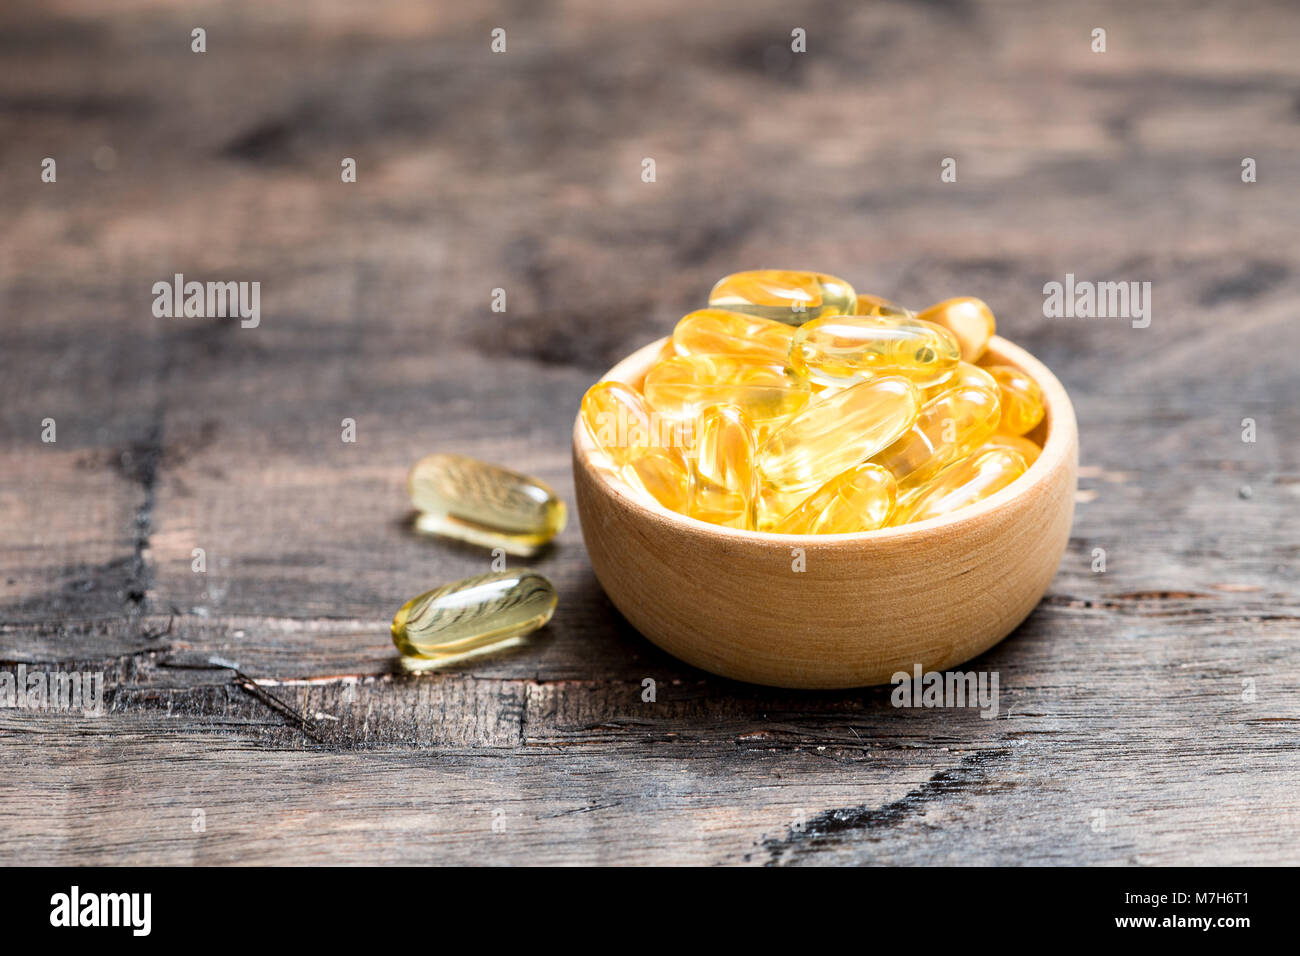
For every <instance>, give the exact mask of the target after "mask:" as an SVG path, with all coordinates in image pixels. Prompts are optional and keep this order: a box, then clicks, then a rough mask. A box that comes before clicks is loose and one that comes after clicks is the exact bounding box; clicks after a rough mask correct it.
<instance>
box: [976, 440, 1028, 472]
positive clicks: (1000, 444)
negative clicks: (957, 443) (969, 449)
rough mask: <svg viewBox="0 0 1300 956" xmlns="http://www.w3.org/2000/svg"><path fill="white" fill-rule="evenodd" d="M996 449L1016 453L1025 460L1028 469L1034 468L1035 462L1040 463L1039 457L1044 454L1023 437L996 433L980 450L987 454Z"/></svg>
mask: <svg viewBox="0 0 1300 956" xmlns="http://www.w3.org/2000/svg"><path fill="white" fill-rule="evenodd" d="M994 448H1005V449H1007V450H1008V451H1014V452H1015V453H1016V454H1017V455H1019V456H1020V457H1021V458H1023V459H1024V460H1025V466H1026V467H1033V464H1034V462H1036V461H1038V456H1039V455H1041V454H1042V453H1043V450H1042V449H1041V448H1039V447H1038V446H1037V445H1035V444H1034V443H1033V442H1032V441H1030V440H1029V439H1028V438H1025V437H1024V436H1023V435H1004V434H1002V433H1001V432H994V433H993V434H992V435H991V436H990V437H989V439H988V441H986V442H985V443H984V444H983V445H981V446H980V448H979V450H980V451H981V452H985V451H991V450H992V449H994Z"/></svg>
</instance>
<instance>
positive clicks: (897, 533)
mask: <svg viewBox="0 0 1300 956" xmlns="http://www.w3.org/2000/svg"><path fill="white" fill-rule="evenodd" d="M668 341H669V340H668V338H667V337H665V338H662V339H659V340H657V341H655V342H651V343H650V344H649V345H646V346H645V347H643V348H640V349H637V350H636V351H635V352H633V353H632V354H631V355H629V356H628V357H627V358H625V359H623V361H621V362H619V363H618V364H617V365H615V366H614V367H613V368H612V369H610V370H609V372H607V373H606V374H605V375H604V376H602V378H601V381H617V382H623V383H624V384H627V385H632V386H635V387H636V388H637V389H640V388H641V387H642V385H643V383H644V381H645V376H646V372H648V371H649V370H650V367H651V366H652V365H653V364H654V363H655V361H656V359H658V358H659V356H660V354H661V353H662V352H663V351H664V349H665V347H666V346H667V344H668ZM987 355H988V357H989V358H991V359H992V360H993V363H994V364H998V365H1010V366H1013V367H1015V368H1018V369H1020V370H1021V371H1023V372H1025V373H1027V374H1028V375H1029V376H1030V377H1031V378H1033V379H1034V381H1036V382H1037V383H1038V385H1039V387H1040V388H1041V389H1042V391H1043V405H1044V409H1045V414H1044V415H1043V420H1042V421H1041V422H1039V424H1038V425H1037V427H1035V428H1034V429H1033V431H1031V432H1029V434H1028V435H1027V436H1026V437H1028V438H1030V439H1031V440H1033V441H1034V442H1035V443H1037V444H1038V445H1039V446H1041V447H1042V449H1043V451H1042V454H1040V455H1039V456H1038V459H1037V460H1036V461H1035V462H1034V463H1033V465H1031V466H1030V467H1029V470H1028V471H1026V472H1025V474H1023V475H1021V476H1020V477H1019V478H1018V479H1016V480H1015V481H1013V482H1012V483H1011V484H1010V485H1008V486H1007V487H1006V488H1003V489H1002V490H1001V491H999V492H997V493H996V494H993V495H990V496H989V497H988V498H985V499H983V500H982V501H979V502H976V503H975V504H973V505H969V506H967V507H965V508H962V509H961V510H959V511H956V512H953V513H952V514H950V515H941V516H939V517H937V518H930V519H928V520H926V521H918V522H916V523H914V524H906V525H901V526H899V527H895V528H881V529H879V530H877V531H857V532H853V533H850V534H819V535H788V534H775V533H773V532H767V531H746V530H743V529H738V528H727V527H724V526H722V525H716V524H710V523H709V522H707V521H700V520H699V519H697V518H691V517H688V516H687V515H683V514H678V513H677V512H675V511H671V510H669V509H668V508H665V507H664V506H663V505H661V504H659V503H658V502H657V501H655V500H653V499H652V498H649V497H648V496H643V495H641V494H639V493H637V492H635V491H633V490H632V489H631V488H629V487H628V486H627V485H626V484H624V483H623V481H622V480H621V479H619V477H618V476H617V475H616V474H614V473H613V472H611V471H610V470H609V469H606V468H602V467H599V466H598V465H597V464H596V462H597V461H598V460H599V456H600V453H599V449H598V448H597V447H596V445H595V442H593V441H592V438H591V435H590V434H588V432H587V429H586V427H585V425H584V424H583V422H582V417H581V416H579V417H578V418H577V420H576V421H575V422H574V432H573V441H574V448H575V450H576V452H577V453H578V458H579V459H580V460H581V461H582V462H583V463H584V464H585V465H586V466H587V467H589V468H591V470H592V471H593V472H594V474H595V476H596V480H598V481H599V482H600V483H602V484H603V485H605V486H606V487H607V490H608V491H609V492H610V493H612V494H614V495H616V496H617V497H619V498H620V499H624V503H625V504H627V505H628V506H629V507H632V508H634V509H635V508H639V509H641V510H644V511H645V512H647V514H652V515H656V516H658V517H659V518H660V519H667V520H669V521H672V522H678V523H680V524H682V525H683V527H689V528H693V529H695V530H696V531H697V532H704V533H709V534H715V535H719V536H722V537H734V538H739V539H744V540H749V541H761V540H770V541H772V542H782V543H789V542H792V541H796V540H804V541H810V542H816V543H817V544H819V545H827V544H832V543H834V542H837V541H862V540H864V539H871V538H882V539H883V538H886V537H889V538H897V537H903V536H907V535H910V534H916V533H918V532H925V531H929V530H931V529H934V528H936V527H944V526H949V525H957V524H960V523H963V522H967V521H971V520H973V519H975V518H977V517H978V516H979V515H980V514H983V513H985V512H987V511H990V510H992V509H995V508H998V507H1000V506H1002V505H1004V504H1006V503H1007V502H1008V501H1011V500H1013V499H1015V498H1016V497H1017V496H1019V495H1021V494H1024V493H1025V492H1027V491H1028V490H1029V489H1030V488H1032V487H1033V486H1034V485H1036V484H1038V483H1039V482H1042V481H1044V480H1045V479H1046V476H1048V475H1049V474H1050V473H1051V472H1052V471H1054V470H1055V469H1056V468H1057V467H1059V465H1060V463H1061V462H1062V460H1063V459H1065V458H1066V457H1068V456H1070V455H1073V454H1074V446H1075V443H1076V441H1077V425H1076V423H1075V419H1074V410H1073V408H1072V407H1071V405H1070V399H1069V397H1068V396H1067V395H1066V393H1065V389H1064V387H1063V386H1062V385H1061V383H1060V381H1058V380H1057V378H1056V376H1055V375H1053V374H1052V373H1051V371H1049V370H1048V368H1047V366H1045V365H1043V364H1042V363H1041V362H1039V361H1038V360H1037V359H1036V358H1034V357H1033V356H1032V355H1030V354H1029V353H1028V352H1026V351H1025V350H1024V349H1022V348H1020V347H1019V346H1017V345H1014V344H1013V343H1011V342H1009V341H1008V340H1006V339H1004V338H1002V337H1001V336H994V337H993V339H992V340H991V341H990V342H989V347H988V353H987Z"/></svg>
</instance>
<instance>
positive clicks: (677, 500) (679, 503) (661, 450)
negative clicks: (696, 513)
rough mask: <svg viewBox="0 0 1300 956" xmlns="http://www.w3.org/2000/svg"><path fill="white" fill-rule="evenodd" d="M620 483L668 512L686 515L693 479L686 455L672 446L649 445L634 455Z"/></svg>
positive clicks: (688, 510)
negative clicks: (648, 497)
mask: <svg viewBox="0 0 1300 956" xmlns="http://www.w3.org/2000/svg"><path fill="white" fill-rule="evenodd" d="M622 475H623V480H624V481H626V482H627V483H628V484H629V485H631V486H632V487H633V488H634V489H636V490H638V491H643V492H645V493H646V494H647V495H649V496H650V497H651V498H653V499H654V500H655V501H657V502H659V503H660V504H661V505H663V506H664V507H665V508H667V509H668V510H669V511H676V512H678V513H679V514H689V513H690V507H691V500H692V498H693V497H694V476H693V475H692V473H691V463H690V460H689V459H688V458H687V456H686V453H685V452H684V451H683V450H682V449H681V448H677V447H675V446H672V445H652V446H651V447H649V448H647V449H645V450H644V451H642V452H641V453H639V454H637V455H634V456H633V457H632V458H631V459H630V460H629V461H628V463H627V464H626V465H625V466H624V467H623V470H622Z"/></svg>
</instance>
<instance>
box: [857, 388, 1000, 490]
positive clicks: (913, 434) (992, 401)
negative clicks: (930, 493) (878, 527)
mask: <svg viewBox="0 0 1300 956" xmlns="http://www.w3.org/2000/svg"><path fill="white" fill-rule="evenodd" d="M972 367H973V366H972ZM998 418H999V409H998V393H997V391H996V390H992V391H990V390H989V389H986V388H978V387H975V388H953V389H949V390H948V391H946V392H942V393H940V394H939V395H938V396H936V397H935V398H932V399H930V401H928V402H926V403H925V404H924V405H922V406H921V413H920V415H918V416H917V419H916V422H915V423H913V425H912V427H911V428H909V429H908V430H907V431H906V432H905V433H904V434H903V436H902V437H901V438H899V439H898V440H897V441H896V442H894V443H893V444H892V445H890V446H889V447H888V448H886V449H884V450H883V451H881V452H879V453H878V454H877V455H876V456H875V457H874V458H872V459H871V460H872V461H873V462H875V463H876V464H877V465H880V466H881V467H883V468H887V469H888V470H889V471H890V473H892V474H893V476H894V478H895V479H897V481H898V486H899V490H900V492H905V491H907V490H909V489H911V488H914V487H916V486H917V485H919V484H921V483H922V482H925V481H928V480H929V479H931V478H933V477H934V476H935V475H937V474H938V473H939V472H940V471H942V470H943V469H944V468H945V467H947V466H948V465H950V464H952V463H953V462H954V461H956V460H957V459H959V458H964V457H965V456H966V455H969V454H970V453H971V452H973V451H974V450H975V449H976V448H978V447H979V446H980V445H981V444H982V443H983V442H984V441H985V439H987V438H988V437H989V436H990V435H992V434H993V431H994V429H995V428H997V425H998Z"/></svg>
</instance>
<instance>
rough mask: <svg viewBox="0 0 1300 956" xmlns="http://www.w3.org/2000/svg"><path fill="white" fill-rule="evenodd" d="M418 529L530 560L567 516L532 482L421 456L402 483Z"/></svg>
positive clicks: (480, 465)
mask: <svg viewBox="0 0 1300 956" xmlns="http://www.w3.org/2000/svg"><path fill="white" fill-rule="evenodd" d="M406 488H407V491H408V493H409V494H410V496H411V503H412V504H413V505H415V507H416V509H417V510H418V511H419V512H420V513H419V515H418V516H417V517H416V520H415V527H416V529H417V530H419V531H422V532H424V533H426V534H439V535H445V536H446V537H450V538H457V539H459V540H461V541H468V542H470V543H471V544H479V545H483V546H484V547H489V548H503V549H504V550H506V551H508V552H509V553H511V554H519V555H530V554H533V553H534V552H535V551H537V549H538V548H540V547H541V546H542V545H544V544H546V542H548V541H550V540H551V538H553V537H555V535H557V534H559V533H560V531H562V530H563V529H564V523H565V520H566V518H567V512H566V510H565V507H564V502H563V501H561V500H560V499H559V497H558V496H557V495H556V494H555V492H554V491H552V490H551V489H550V487H548V486H547V485H546V484H544V483H543V482H541V481H539V480H538V479H536V478H530V477H528V476H527V475H521V474H518V473H516V472H513V471H508V470H506V469H505V468H499V467H497V466H496V465H489V464H488V463H487V462H483V461H478V460H477V459H474V458H469V457H467V456H465V455H426V456H425V457H423V458H421V459H420V460H419V461H417V462H416V463H415V465H414V466H413V467H412V468H411V472H410V474H409V475H408V476H407V479H406Z"/></svg>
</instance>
